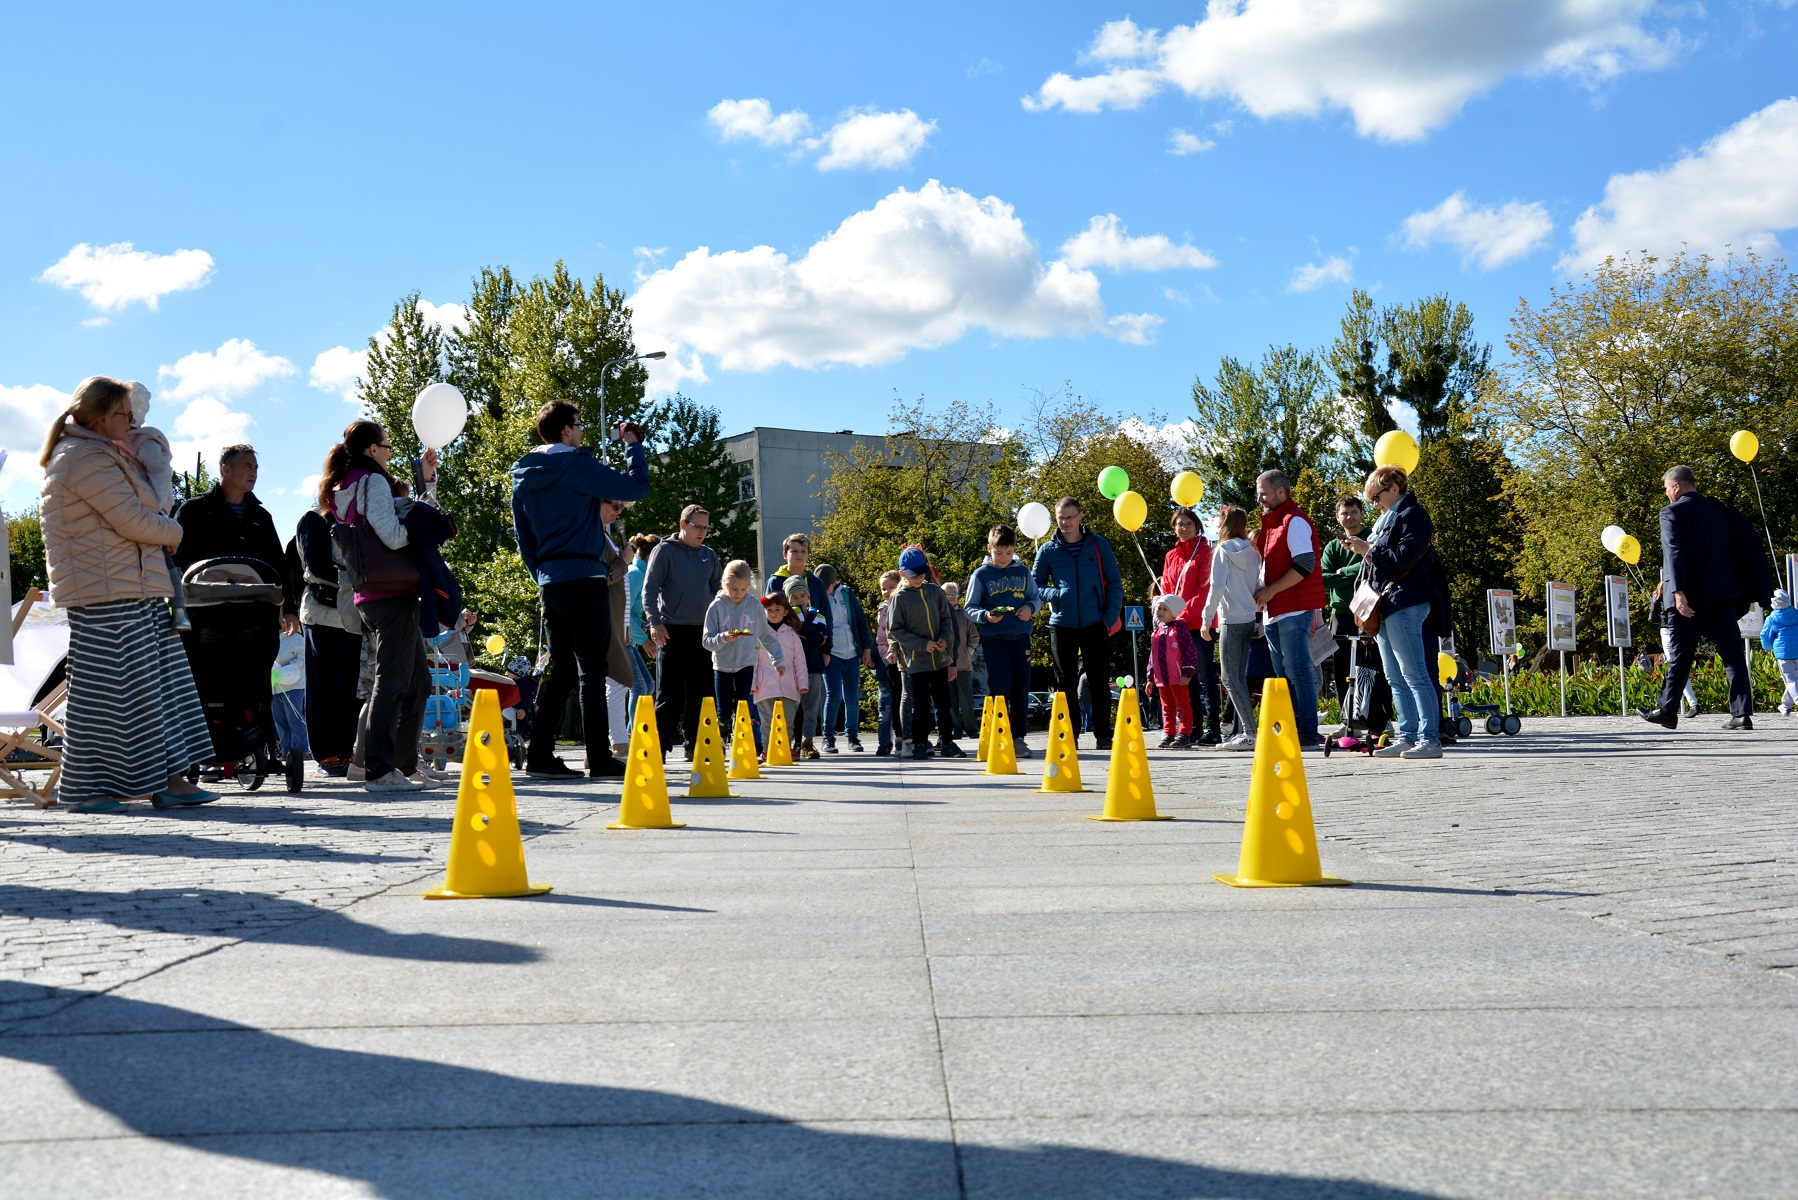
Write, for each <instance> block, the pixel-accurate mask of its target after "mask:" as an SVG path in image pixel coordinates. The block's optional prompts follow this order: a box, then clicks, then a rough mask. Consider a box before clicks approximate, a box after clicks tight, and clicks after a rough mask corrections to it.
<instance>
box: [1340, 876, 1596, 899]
mask: <svg viewBox="0 0 1798 1200" xmlns="http://www.w3.org/2000/svg"><path fill="white" fill-rule="evenodd" d="M1354 886H1355V887H1357V888H1360V889H1361V890H1362V891H1364V892H1434V893H1439V894H1441V895H1444V896H1594V895H1597V893H1596V892H1557V891H1549V890H1547V889H1542V888H1502V887H1495V888H1458V887H1433V886H1426V885H1424V884H1421V883H1363V882H1361V881H1360V880H1359V879H1357V880H1355V881H1354Z"/></svg>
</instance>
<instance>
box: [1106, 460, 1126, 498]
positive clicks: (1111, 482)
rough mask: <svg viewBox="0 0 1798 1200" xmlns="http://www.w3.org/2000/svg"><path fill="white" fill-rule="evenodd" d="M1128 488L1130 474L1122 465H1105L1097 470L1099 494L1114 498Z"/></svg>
mask: <svg viewBox="0 0 1798 1200" xmlns="http://www.w3.org/2000/svg"><path fill="white" fill-rule="evenodd" d="M1129 490H1130V476H1129V474H1128V473H1126V472H1125V470H1124V468H1122V467H1106V468H1105V469H1104V470H1103V471H1100V472H1099V495H1101V496H1103V497H1105V498H1106V499H1107V500H1116V499H1117V498H1118V497H1119V496H1121V495H1123V494H1124V493H1125V492H1127V491H1129Z"/></svg>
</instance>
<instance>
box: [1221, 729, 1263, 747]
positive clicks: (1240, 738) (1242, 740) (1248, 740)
mask: <svg viewBox="0 0 1798 1200" xmlns="http://www.w3.org/2000/svg"><path fill="white" fill-rule="evenodd" d="M1254 748H1255V735H1254V734H1252V733H1239V734H1237V735H1236V736H1235V737H1233V738H1231V739H1229V740H1228V741H1226V742H1223V743H1220V744H1219V746H1218V749H1219V750H1253V749H1254Z"/></svg>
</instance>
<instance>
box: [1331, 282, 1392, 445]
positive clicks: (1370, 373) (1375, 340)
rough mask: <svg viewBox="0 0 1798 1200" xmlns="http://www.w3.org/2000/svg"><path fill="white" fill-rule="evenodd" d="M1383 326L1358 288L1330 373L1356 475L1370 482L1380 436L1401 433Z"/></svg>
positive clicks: (1334, 350)
mask: <svg viewBox="0 0 1798 1200" xmlns="http://www.w3.org/2000/svg"><path fill="white" fill-rule="evenodd" d="M1380 329H1381V321H1380V315H1379V313H1378V311H1377V310H1376V309H1375V308H1374V303H1373V297H1372V296H1371V295H1369V294H1368V293H1367V292H1365V291H1363V290H1361V289H1360V288H1356V289H1355V290H1354V292H1353V293H1351V294H1350V295H1349V302H1348V311H1347V312H1345V313H1343V314H1342V327H1341V329H1340V330H1339V331H1338V333H1337V334H1336V340H1335V341H1334V342H1333V343H1331V345H1330V349H1329V351H1328V355H1329V365H1330V370H1331V371H1333V372H1334V373H1335V375H1336V389H1337V391H1338V393H1339V394H1340V395H1341V396H1342V401H1343V405H1344V408H1345V409H1346V411H1345V412H1344V414H1343V417H1344V420H1343V425H1344V432H1345V434H1346V437H1345V440H1346V442H1347V443H1348V445H1347V451H1348V455H1347V456H1348V458H1349V459H1350V460H1351V463H1352V469H1353V470H1354V471H1355V472H1357V473H1359V474H1361V475H1363V476H1365V475H1366V474H1367V472H1368V471H1371V470H1372V469H1373V446H1374V443H1375V442H1377V441H1379V440H1380V435H1381V434H1383V433H1388V432H1390V431H1391V430H1394V429H1397V428H1398V422H1397V421H1396V420H1395V419H1394V418H1393V416H1392V409H1391V407H1390V406H1389V404H1388V401H1389V400H1390V399H1391V397H1392V390H1391V380H1390V378H1389V375H1388V371H1387V367H1386V361H1385V356H1384V355H1382V354H1381V352H1380V351H1381V347H1380Z"/></svg>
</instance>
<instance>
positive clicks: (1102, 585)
mask: <svg viewBox="0 0 1798 1200" xmlns="http://www.w3.org/2000/svg"><path fill="white" fill-rule="evenodd" d="M1081 516H1082V513H1081V511H1080V501H1078V500H1076V499H1074V497H1072V496H1063V497H1062V498H1061V499H1060V500H1058V501H1056V502H1055V526H1056V528H1055V536H1054V537H1052V538H1050V539H1049V541H1048V542H1047V543H1046V544H1045V545H1044V546H1043V548H1042V549H1041V550H1038V551H1037V552H1036V564H1035V567H1034V569H1033V570H1032V571H1031V577H1032V578H1033V579H1035V580H1036V587H1037V590H1038V592H1040V593H1041V595H1042V598H1043V600H1045V601H1046V602H1047V603H1048V605H1049V656H1050V658H1051V660H1052V661H1053V662H1054V664H1055V690H1056V691H1058V692H1060V693H1061V694H1062V695H1064V696H1066V697H1067V701H1068V712H1069V713H1077V712H1079V711H1080V673H1081V671H1082V669H1084V670H1085V672H1086V678H1087V681H1088V683H1089V684H1090V685H1091V691H1092V705H1093V708H1092V731H1093V738H1094V739H1095V740H1096V741H1097V742H1098V747H1099V749H1101V750H1109V749H1111V635H1112V634H1113V633H1115V632H1117V629H1118V626H1119V625H1120V624H1121V623H1122V615H1123V611H1124V577H1123V576H1122V575H1120V574H1119V573H1118V561H1117V556H1116V555H1114V554H1112V552H1111V543H1110V542H1108V541H1106V540H1105V539H1104V538H1103V537H1101V536H1100V535H1099V534H1096V533H1094V532H1093V531H1092V530H1090V529H1088V528H1087V527H1086V526H1085V525H1083V524H1082V523H1081ZM1008 704H1009V702H1008Z"/></svg>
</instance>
